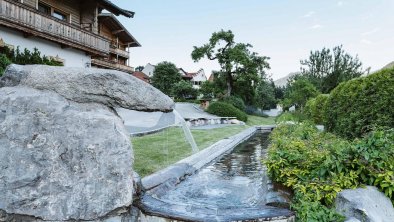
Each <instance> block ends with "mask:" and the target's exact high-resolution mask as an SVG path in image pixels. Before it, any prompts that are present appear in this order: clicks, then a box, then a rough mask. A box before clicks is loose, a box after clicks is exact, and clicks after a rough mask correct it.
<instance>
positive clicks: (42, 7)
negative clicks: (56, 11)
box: [38, 3, 51, 15]
mask: <svg viewBox="0 0 394 222" xmlns="http://www.w3.org/2000/svg"><path fill="white" fill-rule="evenodd" d="M38 11H40V12H42V13H44V14H46V15H50V14H51V7H49V6H47V5H44V4H42V3H38Z"/></svg>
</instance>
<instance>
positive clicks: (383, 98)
mask: <svg viewBox="0 0 394 222" xmlns="http://www.w3.org/2000/svg"><path fill="white" fill-rule="evenodd" d="M393 86H394V69H385V70H382V71H380V72H378V73H375V74H372V75H370V76H367V77H364V78H358V79H354V80H350V81H348V82H345V83H341V84H340V85H339V86H338V87H336V88H335V89H334V90H333V91H332V92H331V95H330V97H329V99H328V100H327V104H326V117H325V121H324V123H325V126H326V128H327V130H329V131H331V132H334V133H336V134H338V135H340V136H343V137H347V138H355V137H361V136H362V135H364V134H366V133H367V132H369V131H371V130H372V129H374V128H375V127H379V126H386V127H389V128H394V108H393V107H394V87H393Z"/></svg>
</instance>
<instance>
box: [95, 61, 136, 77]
mask: <svg viewBox="0 0 394 222" xmlns="http://www.w3.org/2000/svg"><path fill="white" fill-rule="evenodd" d="M92 65H94V66H98V67H104V68H108V69H115V70H119V71H122V72H127V73H130V74H131V73H132V72H134V68H133V67H131V66H126V65H123V64H119V63H117V62H115V61H109V60H102V59H92Z"/></svg>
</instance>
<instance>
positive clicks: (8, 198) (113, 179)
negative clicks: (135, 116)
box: [0, 65, 174, 222]
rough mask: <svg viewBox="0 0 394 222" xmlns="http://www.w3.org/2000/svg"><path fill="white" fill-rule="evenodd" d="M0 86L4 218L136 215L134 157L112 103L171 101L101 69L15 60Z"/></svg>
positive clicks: (144, 105) (136, 105)
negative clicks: (38, 64) (133, 205)
mask: <svg viewBox="0 0 394 222" xmlns="http://www.w3.org/2000/svg"><path fill="white" fill-rule="evenodd" d="M0 86H1V87H2V88H0V221H28V222H41V221H111V222H114V221H131V220H132V219H131V218H133V217H134V213H131V212H134V211H133V210H132V206H131V204H132V201H133V194H134V191H135V189H134V185H133V183H134V179H135V178H136V177H133V176H134V175H133V170H132V164H133V158H134V157H133V151H132V147H131V142H130V137H129V134H128V132H127V130H126V128H125V126H124V125H123V120H122V119H121V118H120V117H119V116H118V114H117V113H116V111H115V109H116V108H118V107H126V108H128V109H137V110H149V111H154V110H161V111H169V110H171V109H172V107H173V106H174V103H173V101H172V100H171V99H169V98H168V97H167V96H166V95H164V94H162V93H161V92H160V91H158V90H157V89H155V88H153V87H151V86H149V85H147V84H145V83H143V82H141V81H139V80H137V79H135V78H134V77H131V76H128V75H127V74H125V73H121V72H116V71H110V70H100V69H79V68H74V69H73V68H71V69H70V68H58V67H47V66H17V65H12V66H11V67H9V68H8V69H7V71H6V73H5V75H4V76H3V77H2V78H1V79H0Z"/></svg>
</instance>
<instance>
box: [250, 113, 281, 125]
mask: <svg viewBox="0 0 394 222" xmlns="http://www.w3.org/2000/svg"><path fill="white" fill-rule="evenodd" d="M246 124H247V125H249V126H256V125H274V124H275V117H260V116H252V115H248V121H247V122H246Z"/></svg>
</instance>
